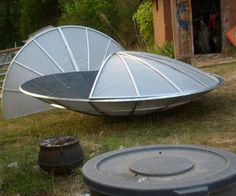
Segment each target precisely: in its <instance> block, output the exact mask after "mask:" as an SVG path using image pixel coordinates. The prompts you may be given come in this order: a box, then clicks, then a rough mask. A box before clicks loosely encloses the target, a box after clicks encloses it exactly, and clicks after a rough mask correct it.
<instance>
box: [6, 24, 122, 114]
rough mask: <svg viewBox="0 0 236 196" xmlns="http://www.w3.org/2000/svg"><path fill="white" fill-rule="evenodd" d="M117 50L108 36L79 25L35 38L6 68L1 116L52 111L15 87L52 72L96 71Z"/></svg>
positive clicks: (116, 45) (48, 31) (61, 28)
mask: <svg viewBox="0 0 236 196" xmlns="http://www.w3.org/2000/svg"><path fill="white" fill-rule="evenodd" d="M121 50H124V49H123V48H122V47H121V46H120V45H119V44H118V43H117V42H115V41H114V40H113V39H112V38H110V37H109V36H107V35H105V34H103V33H101V32H99V31H96V30H94V29H91V28H87V27H82V26H61V27H56V28H52V29H50V30H46V31H44V32H42V33H40V34H38V35H36V36H35V37H33V38H32V39H31V40H29V41H28V42H27V43H26V44H25V45H24V46H23V47H22V48H21V50H20V51H19V52H18V53H17V55H16V56H15V58H14V59H13V60H12V62H11V65H10V67H9V69H8V72H7V75H6V78H5V81H4V85H3V90H2V108H3V109H2V111H3V114H4V116H5V117H6V118H14V117H18V116H25V115H29V114H32V113H38V112H41V111H46V110H49V109H52V108H53V107H51V106H50V105H48V104H47V103H45V102H42V101H40V100H38V99H35V98H34V97H32V96H28V95H25V94H23V93H22V92H21V91H20V90H19V87H20V86H21V85H22V84H23V83H25V82H26V81H29V80H31V79H33V78H37V77H40V76H45V75H49V74H54V73H67V72H76V71H88V70H89V71H97V70H99V68H100V66H101V64H102V62H103V61H104V59H105V58H106V57H107V56H108V55H109V54H110V53H113V52H117V51H121Z"/></svg>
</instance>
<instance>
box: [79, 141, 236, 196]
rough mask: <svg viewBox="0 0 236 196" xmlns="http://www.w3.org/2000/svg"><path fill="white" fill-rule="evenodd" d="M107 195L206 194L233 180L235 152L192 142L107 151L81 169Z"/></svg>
mask: <svg viewBox="0 0 236 196" xmlns="http://www.w3.org/2000/svg"><path fill="white" fill-rule="evenodd" d="M82 173H83V179H84V181H85V183H86V184H87V185H88V186H89V188H90V189H92V190H94V191H96V192H98V193H103V194H106V195H129V196H130V195H135V196H139V195H145V196H148V195H162V196H165V195H186V194H187V195H191V194H194V195H208V194H210V193H213V192H217V191H219V190H222V189H225V188H227V187H228V186H230V185H232V184H233V183H235V182H236V155H234V154H233V153H230V152H228V151H224V150H221V149H216V148H211V147H205V146H195V145H155V146H144V147H135V148H127V149H123V150H117V151H113V152H108V153H105V154H102V155H99V156H97V157H94V158H93V159H91V160H89V161H88V162H87V163H86V164H85V165H84V166H83V169H82Z"/></svg>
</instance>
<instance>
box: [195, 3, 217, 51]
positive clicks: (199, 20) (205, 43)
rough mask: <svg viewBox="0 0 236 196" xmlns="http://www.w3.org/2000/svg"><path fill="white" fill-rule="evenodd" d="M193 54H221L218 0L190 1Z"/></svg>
mask: <svg viewBox="0 0 236 196" xmlns="http://www.w3.org/2000/svg"><path fill="white" fill-rule="evenodd" d="M191 2H192V21H193V23H192V24H193V43H194V53H195V54H208V53H221V50H222V38H221V35H222V30H221V9H220V7H221V4H220V0H192V1H191Z"/></svg>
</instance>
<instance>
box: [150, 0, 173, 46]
mask: <svg viewBox="0 0 236 196" xmlns="http://www.w3.org/2000/svg"><path fill="white" fill-rule="evenodd" d="M164 1H169V0H153V1H152V3H153V6H152V8H153V23H154V24H153V25H154V39H155V43H156V45H157V46H159V47H161V46H162V45H163V43H164V42H165V39H166V30H165V21H164Z"/></svg>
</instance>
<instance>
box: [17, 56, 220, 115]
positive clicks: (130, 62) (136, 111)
mask: <svg viewBox="0 0 236 196" xmlns="http://www.w3.org/2000/svg"><path fill="white" fill-rule="evenodd" d="M222 83H223V79H222V78H221V77H218V76H215V75H212V74H209V73H206V72H203V71H201V70H199V69H197V68H195V67H193V66H190V65H188V64H186V63H183V62H180V61H177V60H173V59H170V58H167V57H162V56H158V55H152V54H148V53H141V52H117V53H113V54H111V55H109V56H108V57H107V58H106V59H105V60H104V62H103V64H102V66H101V67H100V69H99V70H98V71H81V72H72V73H60V74H52V75H48V76H43V77H38V78H35V79H32V80H29V81H27V82H25V83H24V84H22V85H21V88H20V90H21V91H22V92H23V93H25V94H27V95H30V96H33V97H36V98H38V99H40V100H43V101H45V102H48V103H51V104H56V105H59V106H61V107H63V108H66V109H69V110H74V111H79V112H84V113H88V114H93V115H112V116H127V115H141V114H147V113H151V112H154V111H157V110H164V109H169V108H172V107H176V106H178V105H182V104H184V103H188V102H190V101H192V100H194V99H196V98H198V97H199V96H201V95H203V94H204V93H207V92H208V91H210V90H213V89H215V88H217V87H218V86H220V85H221V84H222Z"/></svg>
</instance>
